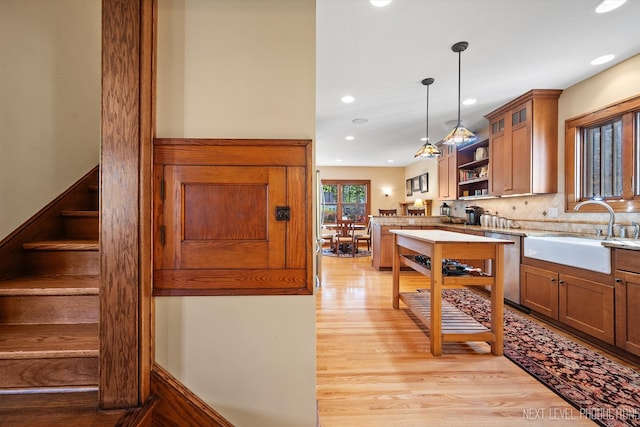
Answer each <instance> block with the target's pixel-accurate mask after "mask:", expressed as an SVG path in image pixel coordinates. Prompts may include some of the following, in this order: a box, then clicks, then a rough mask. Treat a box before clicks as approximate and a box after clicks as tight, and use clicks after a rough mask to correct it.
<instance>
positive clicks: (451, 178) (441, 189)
mask: <svg viewBox="0 0 640 427" xmlns="http://www.w3.org/2000/svg"><path fill="white" fill-rule="evenodd" d="M438 148H439V149H440V151H441V152H442V155H441V156H440V158H439V159H438V199H440V200H455V199H456V198H457V195H458V167H457V160H456V159H457V151H456V146H455V145H441V146H439V147H438Z"/></svg>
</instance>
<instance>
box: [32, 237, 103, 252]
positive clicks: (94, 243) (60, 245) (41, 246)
mask: <svg viewBox="0 0 640 427" xmlns="http://www.w3.org/2000/svg"><path fill="white" fill-rule="evenodd" d="M22 247H23V248H24V249H30V250H49V251H81V250H85V251H97V250H99V249H100V244H99V242H98V240H43V241H39V242H29V243H25V244H23V245H22Z"/></svg>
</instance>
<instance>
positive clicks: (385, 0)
mask: <svg viewBox="0 0 640 427" xmlns="http://www.w3.org/2000/svg"><path fill="white" fill-rule="evenodd" d="M369 3H371V4H372V5H374V6H375V7H385V6H387V5H388V4H389V3H391V0H369Z"/></svg>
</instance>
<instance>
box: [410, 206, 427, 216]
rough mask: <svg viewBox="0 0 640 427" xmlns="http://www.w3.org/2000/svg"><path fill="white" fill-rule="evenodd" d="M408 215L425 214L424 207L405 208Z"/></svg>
mask: <svg viewBox="0 0 640 427" xmlns="http://www.w3.org/2000/svg"><path fill="white" fill-rule="evenodd" d="M407 213H408V214H409V215H423V216H424V215H425V208H418V209H407Z"/></svg>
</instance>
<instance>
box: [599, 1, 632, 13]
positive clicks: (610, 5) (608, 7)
mask: <svg viewBox="0 0 640 427" xmlns="http://www.w3.org/2000/svg"><path fill="white" fill-rule="evenodd" d="M626 2H627V0H602V2H601V3H600V4H599V5H598V6H597V7H596V13H607V12H611V11H612V10H614V9H617V8H619V7H620V6H622V5H623V4H625V3H626Z"/></svg>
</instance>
